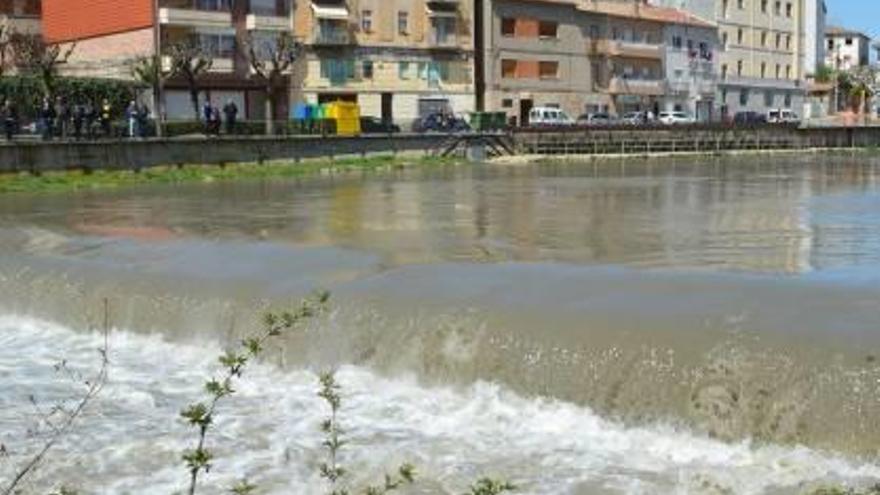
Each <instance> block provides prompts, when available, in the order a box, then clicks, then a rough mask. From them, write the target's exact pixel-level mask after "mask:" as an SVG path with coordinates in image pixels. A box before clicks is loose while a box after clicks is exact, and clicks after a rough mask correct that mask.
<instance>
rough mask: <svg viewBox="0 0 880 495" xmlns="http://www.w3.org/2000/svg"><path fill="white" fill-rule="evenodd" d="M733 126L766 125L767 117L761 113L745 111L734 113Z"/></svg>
mask: <svg viewBox="0 0 880 495" xmlns="http://www.w3.org/2000/svg"><path fill="white" fill-rule="evenodd" d="M733 123H734V125H759V124H766V123H767V116H766V115H764V114H763V113H759V112H752V111H745V112H736V114H735V115H734V116H733Z"/></svg>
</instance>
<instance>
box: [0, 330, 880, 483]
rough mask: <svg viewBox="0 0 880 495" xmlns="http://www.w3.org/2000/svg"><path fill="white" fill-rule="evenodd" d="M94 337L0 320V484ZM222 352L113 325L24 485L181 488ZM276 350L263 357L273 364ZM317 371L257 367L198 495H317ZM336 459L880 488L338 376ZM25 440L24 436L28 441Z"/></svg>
mask: <svg viewBox="0 0 880 495" xmlns="http://www.w3.org/2000/svg"><path fill="white" fill-rule="evenodd" d="M102 342H103V337H102V335H101V334H100V333H98V332H94V331H88V330H85V329H77V330H74V329H69V328H65V327H62V326H60V325H57V324H54V323H51V322H47V321H42V320H37V319H33V318H28V317H23V316H14V315H6V316H0V443H2V444H3V445H5V446H6V449H7V450H8V451H9V453H10V457H8V458H5V459H0V480H8V479H9V477H10V476H11V475H12V473H13V472H14V470H15V468H16V466H19V465H20V464H21V462H22V461H23V460H24V459H26V458H27V457H28V455H31V454H32V453H33V452H34V450H35V448H36V447H37V446H38V445H39V444H40V441H41V435H42V433H40V432H37V433H36V434H34V432H33V431H32V430H33V427H34V424H35V423H34V414H35V413H34V411H35V408H34V405H33V404H32V403H31V401H30V400H29V397H30V396H33V397H34V399H35V400H36V402H37V404H39V405H40V407H43V408H46V407H49V406H50V405H51V404H53V403H57V402H58V401H62V400H64V399H65V398H69V397H72V396H75V395H76V391H77V390H78V389H77V388H76V386H75V385H74V383H73V382H72V381H70V380H69V379H67V378H65V377H64V376H63V375H60V374H59V373H57V372H56V369H55V365H56V364H57V363H59V362H61V361H66V363H67V366H68V367H69V368H70V369H72V370H75V371H76V372H79V373H81V374H82V376H84V377H88V376H89V375H90V373H93V372H94V371H96V369H97V367H98V364H99V359H98V354H97V349H98V348H99V347H100V346H101V344H102ZM220 351H221V346H220V344H219V343H217V342H213V343H212V342H208V343H205V342H199V343H191V344H185V343H177V342H175V343H171V342H168V341H166V340H164V339H163V337H161V336H160V335H142V334H135V333H131V332H126V331H113V332H112V334H111V335H110V361H111V367H110V374H109V381H108V383H107V385H106V387H105V388H104V390H103V392H102V393H101V395H100V396H99V397H98V398H97V399H96V401H95V402H94V403H93V404H92V406H91V407H90V409H89V410H88V414H87V415H86V416H85V417H83V418H82V419H81V421H80V423H79V424H78V427H77V428H76V430H75V431H74V433H73V434H71V435H70V436H68V437H66V438H65V439H64V440H63V441H62V442H61V443H60V444H59V445H58V447H57V449H55V450H54V451H53V452H52V454H51V456H50V458H49V459H48V461H47V462H46V463H45V465H44V467H43V468H42V469H41V470H39V471H38V473H37V475H36V476H35V477H34V478H33V479H32V480H31V482H30V484H29V485H27V486H26V488H28V489H30V490H33V491H34V492H35V493H37V492H39V493H48V492H49V489H51V488H53V487H57V486H60V485H61V484H65V485H67V486H70V487H75V488H77V489H79V490H81V491H82V493H84V494H119V495H121V494H148V495H150V494H156V495H159V494H162V495H167V494H169V493H174V492H176V491H177V490H180V489H181V488H183V487H184V486H185V483H186V472H185V469H184V467H183V465H182V463H181V461H180V454H181V452H182V451H183V450H184V449H185V448H187V447H190V446H192V444H193V442H194V438H195V436H194V431H192V430H190V429H188V428H187V427H186V426H185V425H184V424H183V422H182V421H181V420H180V418H179V411H180V410H181V409H182V408H183V407H184V406H185V405H186V404H188V403H190V402H192V401H193V400H196V399H199V398H202V397H203V396H202V395H201V387H202V384H203V383H204V380H205V379H206V378H207V377H209V376H211V375H212V373H214V372H216V371H217V364H216V356H217V355H218V354H219V352H220ZM271 355H272V353H271V352H270V353H269V356H270V358H269V361H270V362H271V361H272V359H271ZM316 371H317V370H306V369H293V370H288V369H281V368H279V367H277V366H275V365H274V364H260V365H255V366H253V367H251V368H249V369H248V371H247V373H246V375H245V377H244V378H243V379H242V380H241V381H240V382H239V383H238V385H237V387H236V389H237V394H236V395H235V396H234V397H232V398H231V399H229V400H228V401H225V402H224V403H222V405H221V406H220V409H219V413H218V414H217V417H216V419H217V424H216V430H215V434H214V435H212V436H211V439H210V442H209V446H210V447H211V448H212V449H213V450H214V451H215V453H216V455H217V458H216V461H215V463H214V466H213V468H212V470H211V472H210V473H209V474H208V475H207V476H206V477H205V485H204V491H203V493H223V492H224V491H225V489H228V488H229V487H230V486H231V485H232V484H233V483H234V482H235V481H236V480H238V479H241V478H245V477H246V478H247V479H248V480H249V481H251V482H253V483H255V484H257V485H258V486H259V487H260V492H259V493H266V494H294V493H295V494H306V495H308V494H319V493H326V492H327V491H328V490H327V486H326V484H325V483H323V482H322V480H321V479H320V478H319V476H318V474H317V472H318V471H317V466H318V465H319V463H320V462H322V460H323V455H324V453H323V451H322V450H321V447H320V443H321V440H322V437H321V434H320V432H319V429H318V425H319V423H320V421H321V420H322V419H323V418H324V417H325V416H326V413H327V409H326V407H325V406H324V404H323V403H322V402H321V400H320V399H318V398H317V397H316V395H315V393H316V390H317V379H316ZM338 379H339V382H340V383H341V384H342V386H343V387H344V388H343V401H344V406H343V409H342V413H341V422H342V426H343V428H344V429H345V432H346V433H345V435H346V438H347V439H348V440H349V441H350V443H349V444H348V445H346V446H345V448H344V451H343V455H342V458H341V460H342V463H343V465H345V466H346V467H348V468H349V469H350V470H351V471H352V472H353V473H355V475H354V476H353V479H352V481H351V486H353V487H362V486H364V484H366V483H368V482H375V481H377V480H379V479H381V477H382V475H383V473H384V472H386V471H390V470H393V469H394V467H395V466H397V465H399V464H400V463H402V462H411V463H413V464H415V465H416V466H417V470H418V473H419V482H418V484H417V485H416V487H415V489H414V491H413V493H450V494H452V493H461V492H462V491H463V490H464V489H465V488H466V486H467V484H468V482H469V481H472V480H475V479H476V478H478V477H480V476H483V475H489V476H495V477H501V478H505V479H509V480H512V481H513V482H515V483H516V484H517V485H519V487H520V490H519V491H518V493H524V494H599V493H601V494H658V493H670V494H691V493H694V494H697V493H706V494H714V493H719V494H720V493H735V494H775V493H780V494H788V493H791V494H795V493H802V492H803V491H804V490H805V489H807V488H810V487H814V486H817V485H819V484H822V483H833V482H845V483H861V482H865V481H868V480H870V479H876V478H880V466H877V465H875V464H870V463H863V462H862V461H857V460H854V459H848V458H845V457H843V456H839V455H836V454H833V453H825V452H819V451H815V450H810V449H807V448H799V447H788V446H776V445H757V444H753V443H750V442H741V443H736V444H727V443H723V442H719V441H715V440H712V439H709V438H705V437H700V436H696V435H694V434H691V433H688V432H685V431H680V430H676V429H674V428H671V427H667V426H664V425H660V424H658V425H653V426H649V427H639V428H631V427H625V426H623V425H621V424H618V423H616V422H614V421H610V420H607V419H603V418H601V417H599V416H598V415H596V414H594V413H593V412H592V411H591V410H590V409H588V408H584V407H578V406H575V405H572V404H568V403H563V402H558V401H551V400H541V399H533V398H525V397H522V396H518V395H516V394H514V393H512V392H510V391H508V390H506V389H505V388H504V387H502V386H499V385H496V384H493V383H475V384H473V385H470V386H467V387H463V388H437V387H431V388H429V387H425V386H422V385H420V384H419V383H418V382H417V381H416V380H415V379H414V378H412V377H394V378H388V377H383V376H380V375H378V374H376V373H375V372H372V371H371V370H369V369H366V368H361V367H353V366H342V367H341V368H340V369H339V372H338ZM29 431H30V434H29Z"/></svg>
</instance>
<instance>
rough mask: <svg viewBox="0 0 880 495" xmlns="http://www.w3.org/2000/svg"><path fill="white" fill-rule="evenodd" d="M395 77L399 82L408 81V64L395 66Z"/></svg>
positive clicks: (402, 63)
mask: <svg viewBox="0 0 880 495" xmlns="http://www.w3.org/2000/svg"><path fill="white" fill-rule="evenodd" d="M397 77H398V78H399V79H401V80H406V79H409V62H400V63H399V64H398V65H397Z"/></svg>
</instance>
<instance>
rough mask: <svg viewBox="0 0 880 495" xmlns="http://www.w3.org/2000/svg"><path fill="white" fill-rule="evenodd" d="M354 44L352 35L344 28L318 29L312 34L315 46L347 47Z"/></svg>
mask: <svg viewBox="0 0 880 495" xmlns="http://www.w3.org/2000/svg"><path fill="white" fill-rule="evenodd" d="M351 42H352V36H351V33H350V32H349V31H348V30H347V29H344V28H341V27H340V28H334V29H327V28H320V27H318V28H316V29H315V30H314V31H313V32H312V44H314V45H347V44H349V43H351Z"/></svg>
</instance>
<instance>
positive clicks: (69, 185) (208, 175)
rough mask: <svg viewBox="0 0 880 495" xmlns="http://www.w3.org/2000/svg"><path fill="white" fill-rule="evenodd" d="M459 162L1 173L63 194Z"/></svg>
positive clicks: (2, 189) (7, 179) (383, 159)
mask: <svg viewBox="0 0 880 495" xmlns="http://www.w3.org/2000/svg"><path fill="white" fill-rule="evenodd" d="M460 162H461V159H458V158H451V157H449V158H444V157H433V156H424V155H418V154H409V155H407V154H400V155H396V156H393V155H376V156H369V157H364V158H361V157H357V158H343V159H335V160H333V159H328V158H322V159H312V160H303V161H301V162H299V163H296V162H291V161H275V162H266V163H263V164H259V163H241V164H229V165H225V166H219V165H201V164H188V165H176V166H163V167H153V168H149V169H145V170H141V171H132V170H94V171H89V170H67V171H52V172H45V173H43V174H40V175H33V174H31V173H29V172H21V173H17V174H3V175H0V194H7V193H24V192H63V191H78V190H89V189H108V188H118V187H126V186H134V185H141V184H181V183H192V182H216V181H232V180H266V179H281V178H290V177H305V176H309V175H315V174H329V173H334V174H335V173H348V172H355V171H363V172H374V171H388V170H393V169H402V168H408V167H416V166H439V165H454V164H457V163H460Z"/></svg>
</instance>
